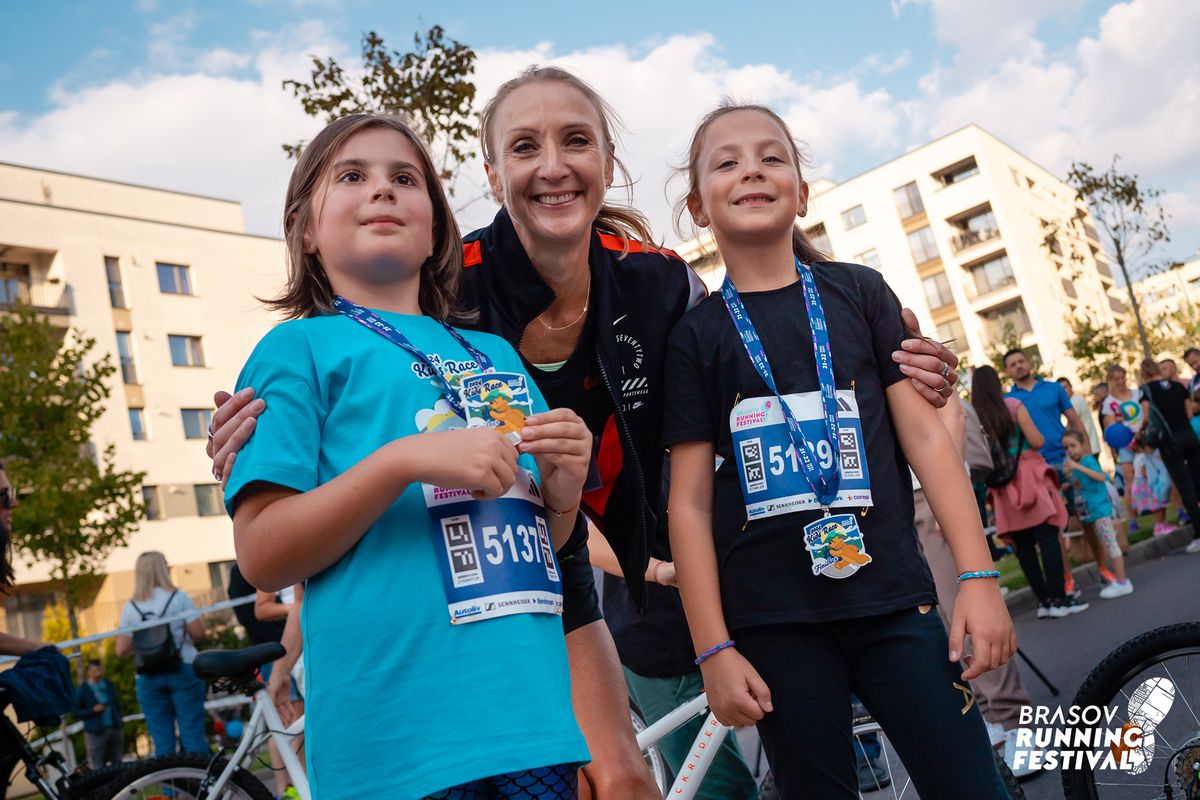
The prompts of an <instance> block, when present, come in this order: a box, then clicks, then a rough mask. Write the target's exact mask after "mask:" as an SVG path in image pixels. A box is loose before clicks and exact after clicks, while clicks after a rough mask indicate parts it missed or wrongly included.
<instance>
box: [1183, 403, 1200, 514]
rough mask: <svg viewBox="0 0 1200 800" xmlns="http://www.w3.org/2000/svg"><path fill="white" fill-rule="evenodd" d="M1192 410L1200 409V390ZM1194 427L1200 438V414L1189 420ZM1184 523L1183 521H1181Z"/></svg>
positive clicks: (1193, 415)
mask: <svg viewBox="0 0 1200 800" xmlns="http://www.w3.org/2000/svg"><path fill="white" fill-rule="evenodd" d="M1192 408H1193V409H1196V408H1200V389H1197V390H1196V391H1194V392H1192ZM1188 422H1189V423H1190V424H1191V426H1192V430H1193V431H1194V432H1195V434H1196V435H1197V436H1200V414H1192V418H1191V419H1190V420H1188ZM1180 521H1181V522H1182V520H1180Z"/></svg>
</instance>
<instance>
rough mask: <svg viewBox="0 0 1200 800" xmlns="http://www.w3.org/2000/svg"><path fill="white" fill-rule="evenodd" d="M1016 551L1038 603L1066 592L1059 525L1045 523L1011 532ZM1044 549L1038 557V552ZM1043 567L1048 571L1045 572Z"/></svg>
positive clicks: (1060, 596) (1059, 597)
mask: <svg viewBox="0 0 1200 800" xmlns="http://www.w3.org/2000/svg"><path fill="white" fill-rule="evenodd" d="M1009 536H1011V537H1012V543H1013V550H1015V551H1016V554H1017V563H1018V564H1020V565H1021V571H1022V572H1024V573H1025V580H1027V581H1029V588H1030V589H1032V590H1033V595H1034V597H1036V598H1037V599H1038V602H1039V603H1045V602H1046V601H1048V600H1059V599H1061V598H1063V597H1064V596H1065V594H1066V587H1065V586H1064V585H1063V560H1062V549H1061V548H1060V547H1059V544H1058V528H1055V527H1054V526H1053V525H1051V524H1050V523H1048V522H1043V523H1042V524H1041V525H1038V526H1036V527H1033V528H1025V529H1024V530H1019V531H1012V532H1011V533H1010V534H1009ZM1039 550H1040V551H1041V552H1042V557H1041V560H1040V561H1039V560H1038V551H1039ZM1043 566H1044V567H1045V572H1043V571H1042V568H1043Z"/></svg>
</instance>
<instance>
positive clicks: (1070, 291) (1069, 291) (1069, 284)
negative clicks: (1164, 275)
mask: <svg viewBox="0 0 1200 800" xmlns="http://www.w3.org/2000/svg"><path fill="white" fill-rule="evenodd" d="M1062 287H1063V293H1064V294H1066V296H1067V297H1070V298H1072V299H1077V298H1078V297H1079V293H1078V292H1076V291H1075V282H1074V281H1072V280H1071V279H1070V278H1063V279H1062ZM1171 289H1172V292H1171V294H1175V292H1174V289H1175V287H1174V286H1172V287H1171Z"/></svg>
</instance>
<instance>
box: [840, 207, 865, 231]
mask: <svg viewBox="0 0 1200 800" xmlns="http://www.w3.org/2000/svg"><path fill="white" fill-rule="evenodd" d="M866 221H867V214H866V212H865V211H863V207H862V206H861V205H857V206H855V207H854V208H848V209H846V210H845V211H843V212H842V225H844V226H845V227H846V230H850V229H851V228H857V227H858V226H859V225H862V224H864V223H865V222H866Z"/></svg>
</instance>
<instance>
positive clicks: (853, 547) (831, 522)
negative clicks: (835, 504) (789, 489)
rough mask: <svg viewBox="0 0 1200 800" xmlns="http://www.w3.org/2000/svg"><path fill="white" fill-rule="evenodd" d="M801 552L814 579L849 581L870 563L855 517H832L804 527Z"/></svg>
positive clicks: (845, 515)
mask: <svg viewBox="0 0 1200 800" xmlns="http://www.w3.org/2000/svg"><path fill="white" fill-rule="evenodd" d="M804 548H805V549H806V550H808V555H809V557H810V558H811V559H812V571H813V575H824V576H825V577H827V578H849V577H850V576H851V575H853V574H854V573H856V572H858V571H859V569H861V568H862V567H865V566H866V565H867V564H870V563H871V556H869V555H868V554H867V548H866V545H865V544H864V543H863V536H862V531H861V530H859V528H858V518H857V517H856V516H855V515H854V514H834V515H833V516H829V517H822V518H821V519H818V520H815V521H814V522H810V523H808V524H807V525H805V526H804Z"/></svg>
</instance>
